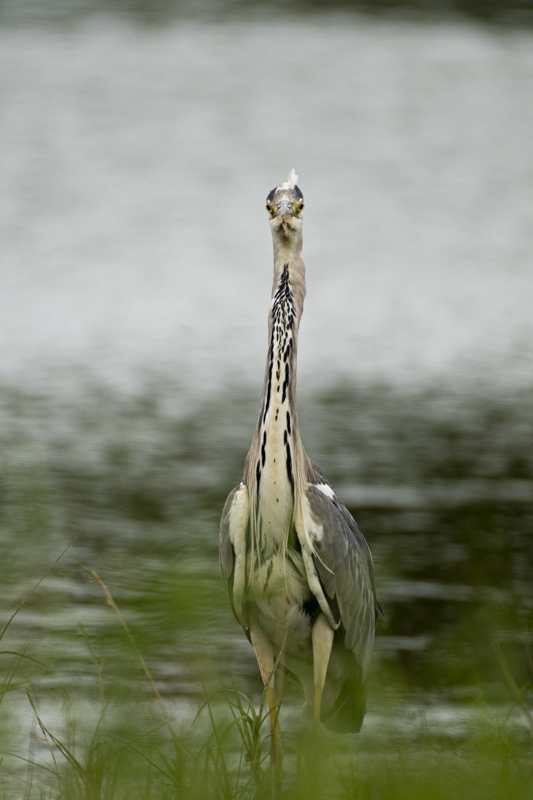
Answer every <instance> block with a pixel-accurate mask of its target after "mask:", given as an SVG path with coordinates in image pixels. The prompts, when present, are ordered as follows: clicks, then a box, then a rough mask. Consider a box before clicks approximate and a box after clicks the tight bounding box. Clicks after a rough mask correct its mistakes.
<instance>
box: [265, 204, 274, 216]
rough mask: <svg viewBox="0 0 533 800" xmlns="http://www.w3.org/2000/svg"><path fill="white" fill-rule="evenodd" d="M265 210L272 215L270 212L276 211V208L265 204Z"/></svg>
mask: <svg viewBox="0 0 533 800" xmlns="http://www.w3.org/2000/svg"><path fill="white" fill-rule="evenodd" d="M265 208H266V210H267V211H268V213H269V214H272V212H273V211H275V210H276V206H273V205H271V204H270V203H267V204H266V206H265Z"/></svg>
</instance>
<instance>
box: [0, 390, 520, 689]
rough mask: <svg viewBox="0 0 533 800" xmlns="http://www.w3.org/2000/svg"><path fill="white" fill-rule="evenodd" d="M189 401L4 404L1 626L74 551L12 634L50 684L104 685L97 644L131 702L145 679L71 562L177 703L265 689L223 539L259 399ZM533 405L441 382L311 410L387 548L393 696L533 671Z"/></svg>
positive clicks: (351, 500) (382, 661) (324, 399)
mask: <svg viewBox="0 0 533 800" xmlns="http://www.w3.org/2000/svg"><path fill="white" fill-rule="evenodd" d="M175 392H176V388H175V387H173V386H170V385H167V386H165V385H162V384H161V385H153V386H152V387H151V388H150V389H149V390H148V389H147V390H146V391H145V392H144V393H143V394H141V395H139V396H137V397H126V396H119V395H115V394H112V393H109V392H108V391H106V390H104V389H96V388H94V387H93V388H92V389H91V390H90V391H89V390H88V391H87V392H86V394H85V395H84V397H83V399H80V398H78V399H77V400H75V401H73V400H70V401H69V402H67V401H58V400H57V399H51V398H47V397H44V396H41V397H38V396H29V395H24V394H21V393H18V392H15V391H9V390H4V391H3V392H2V395H1V400H2V418H1V419H2V451H3V462H2V463H3V469H2V487H1V501H2V506H1V508H2V511H1V517H0V519H1V526H2V542H3V550H4V554H3V557H2V568H1V571H2V599H3V608H4V612H3V613H4V614H6V613H8V614H9V613H10V612H9V609H14V608H15V606H16V603H17V601H18V600H20V599H21V598H22V597H23V596H24V594H25V592H26V591H28V590H29V589H30V588H31V587H32V586H33V585H34V584H35V583H36V581H37V580H38V578H39V577H41V576H42V574H43V573H44V572H45V570H46V569H47V568H48V567H49V566H50V564H52V562H53V561H54V559H55V558H56V557H57V556H58V555H59V553H60V552H61V551H62V549H63V548H64V547H65V546H66V544H67V543H68V542H69V541H71V540H74V539H75V541H74V544H73V545H72V547H71V548H70V550H69V552H68V553H67V554H66V555H65V556H64V557H63V558H62V560H61V562H60V564H59V565H58V566H57V567H56V568H54V569H53V570H52V572H51V574H50V575H49V576H48V577H47V578H46V579H45V581H44V582H43V584H42V585H41V586H40V587H39V589H38V590H37V592H36V593H35V594H34V595H33V596H32V598H30V600H29V601H28V603H27V605H26V606H25V608H24V610H23V611H22V612H21V613H20V615H19V616H18V617H17V618H16V621H15V622H14V624H13V626H12V628H11V629H10V633H9V636H10V637H11V638H10V641H9V644H10V649H14V648H15V647H21V646H23V645H24V644H26V646H27V648H28V649H27V651H26V652H27V653H28V654H30V655H32V656H33V657H35V658H38V659H39V660H42V661H43V662H44V663H45V664H46V668H44V667H43V668H41V667H39V666H36V665H35V664H30V665H27V666H25V667H24V669H25V670H26V673H25V674H31V676H32V680H33V681H35V682H36V683H37V684H38V685H40V686H41V687H42V688H43V690H44V689H46V688H47V687H48V688H54V687H57V686H59V685H61V686H70V687H71V688H74V687H77V688H83V687H84V686H85V685H92V683H93V673H94V658H92V657H91V658H90V657H89V656H88V650H87V641H86V640H84V635H83V630H84V631H85V633H86V636H87V637H88V639H89V641H90V642H92V644H91V647H93V648H94V652H93V656H94V653H96V656H94V657H96V658H97V660H98V659H100V658H101V659H105V669H104V671H103V675H104V680H105V681H107V682H108V684H109V685H110V686H111V685H113V686H114V687H115V689H116V692H118V693H119V695H120V692H123V693H124V695H125V696H126V695H127V694H128V692H130V691H131V687H132V686H136V685H138V682H139V678H140V673H139V665H138V663H137V662H136V660H135V658H132V657H131V652H130V649H129V645H128V643H127V642H126V641H125V639H124V635H123V631H122V630H121V628H120V626H119V625H118V623H117V620H116V618H115V617H114V616H113V614H112V612H111V611H110V609H109V608H108V607H107V606H106V605H105V601H104V598H103V596H102V593H101V591H100V589H99V588H98V587H97V586H96V585H95V584H94V583H91V582H90V581H89V580H88V578H87V576H86V574H84V573H83V572H82V571H81V570H80V568H79V565H78V564H77V562H76V561H75V559H74V556H75V557H76V558H78V559H80V560H81V561H82V562H83V563H84V564H86V565H87V566H89V567H90V568H91V569H94V570H96V571H97V572H98V573H99V575H100V576H101V578H102V579H103V580H104V581H105V582H106V584H107V585H108V587H109V589H110V591H111V592H112V594H113V596H114V598H115V600H116V601H117V603H118V604H119V606H120V608H121V609H122V611H123V613H124V614H125V616H126V618H127V619H128V621H129V622H130V624H131V627H132V630H133V633H134V636H135V637H136V640H137V642H138V644H139V647H140V648H141V650H142V652H143V653H144V655H145V658H146V660H147V662H148V663H149V665H150V668H151V670H152V672H153V674H154V677H155V679H156V680H157V681H158V684H159V686H160V688H161V689H162V691H163V692H164V693H165V694H166V695H167V696H173V697H179V696H191V695H193V696H196V695H197V694H198V693H199V692H200V691H201V684H202V681H204V682H205V680H209V679H210V677H209V676H211V677H212V676H213V675H215V674H216V676H217V680H218V679H219V678H222V680H223V681H226V680H228V679H229V677H230V676H233V677H235V676H236V677H237V680H242V681H243V686H244V687H247V686H250V685H251V682H252V681H253V680H255V677H256V666H255V663H254V659H253V654H252V652H251V649H250V648H249V645H248V643H247V642H246V640H245V638H244V637H243V636H242V634H241V632H240V629H239V628H238V626H237V625H236V623H235V622H234V621H233V619H232V617H231V614H230V611H229V608H228V606H227V603H226V600H225V597H224V595H223V591H222V587H221V582H220V579H219V574H218V559H217V536H218V522H219V516H220V511H221V508H222V505H223V502H224V499H225V496H226V494H227V493H228V491H229V490H230V489H231V488H232V486H233V485H235V484H236V483H237V482H238V481H239V479H240V474H241V469H242V462H243V459H244V456H245V453H246V449H247V446H248V444H249V440H250V437H251V433H252V430H253V426H254V423H255V414H256V401H257V398H256V397H252V396H250V395H249V393H247V392H241V391H237V390H235V391H234V392H231V393H226V394H225V395H223V396H221V397H218V398H216V399H213V400H211V401H209V402H203V403H201V404H199V405H196V407H192V408H191V409H190V411H189V412H188V413H187V414H181V415H177V414H176V413H174V412H173V397H174V395H175ZM532 411H533V398H532V396H531V393H529V392H525V391H524V392H519V391H515V392H514V393H513V394H505V393H504V392H500V393H497V392H495V391H491V392H489V391H486V390H483V389H478V390H473V391H470V392H466V391H463V392H461V391H458V390H457V391H451V390H450V389H449V388H444V387H436V388H435V389H434V390H432V391H425V392H422V391H420V392H418V393H415V394H406V393H403V394H402V393H399V392H397V391H392V390H389V389H387V388H386V387H371V388H365V389H354V388H353V387H350V386H348V385H342V386H337V387H336V388H334V389H331V390H329V391H327V392H326V393H323V394H321V395H318V396H316V397H314V398H311V399H309V398H306V399H305V401H304V400H302V402H301V411H300V425H301V429H302V434H303V439H304V443H305V445H306V448H307V450H308V452H309V453H310V454H311V455H312V457H313V458H314V459H315V460H316V461H317V463H318V464H319V465H320V467H321V468H322V469H323V470H324V472H325V473H326V474H327V475H328V477H329V478H330V480H331V481H332V483H333V484H334V485H335V487H336V489H337V491H338V493H339V494H340V496H341V497H342V498H343V499H344V500H345V502H346V504H347V505H348V507H349V508H350V510H351V511H352V513H353V514H354V516H355V517H356V519H357V520H358V522H359V524H360V527H361V528H362V530H363V531H364V533H365V535H366V536H367V539H368V541H369V543H370V545H371V548H372V551H373V554H374V560H375V564H376V572H377V580H378V589H379V596H380V600H381V603H382V605H383V607H384V609H385V613H386V617H387V621H386V623H385V624H382V625H381V626H380V628H379V638H378V641H377V647H376V654H375V659H374V662H373V676H372V686H373V688H372V690H371V691H373V692H374V693H375V695H376V698H377V695H379V694H380V692H382V691H385V690H387V687H389V688H390V687H395V689H398V690H401V691H406V692H407V693H408V694H409V696H411V697H413V696H415V697H438V699H439V700H442V701H444V700H468V699H474V698H476V697H478V696H479V693H480V692H482V693H483V697H484V699H486V700H488V701H495V702H500V701H503V700H506V699H508V698H509V688H508V686H507V684H506V683H505V680H504V679H503V675H502V670H501V666H500V664H499V662H498V659H497V657H496V652H495V649H494V644H495V643H498V644H499V645H500V646H501V649H502V652H503V654H504V656H505V658H506V660H507V662H508V665H509V667H510V669H511V672H512V674H513V676H514V679H515V680H516V682H517V683H518V684H519V685H522V684H523V683H524V682H525V681H526V680H528V678H529V679H530V678H531V677H532V660H531V649H530V646H529V649H528V641H529V642H530V641H531V638H530V635H529V630H530V628H531V625H532V624H533V585H532V581H531V575H532V571H533V539H532V536H531V531H532V522H533V491H532V490H533V452H532V448H531V440H532V437H531V433H532V430H531V427H532V425H531V420H532ZM80 624H81V625H82V626H84V628H83V630H82V629H81V628H80V627H79V626H80ZM4 644H5V641H4ZM21 669H22V667H21ZM384 687H385V688H384ZM148 688H149V687H148ZM371 705H372V700H371Z"/></svg>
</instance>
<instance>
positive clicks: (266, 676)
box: [220, 170, 381, 752]
mask: <svg viewBox="0 0 533 800" xmlns="http://www.w3.org/2000/svg"><path fill="white" fill-rule="evenodd" d="M297 180H298V178H297V176H296V174H295V173H294V170H292V171H291V174H290V175H289V178H288V180H287V181H286V182H285V183H282V184H281V185H279V186H277V187H276V188H275V189H273V190H272V191H271V192H270V194H269V195H268V197H267V200H266V210H267V212H268V216H269V223H270V228H271V231H272V239H273V245H274V282H273V288H272V303H271V306H270V310H269V314H268V356H267V364H266V371H265V377H264V385H263V394H262V397H261V403H260V409H259V417H258V420H257V426H256V429H255V434H254V437H253V441H252V444H251V447H250V450H249V452H248V456H247V458H246V462H245V466H244V476H243V480H242V482H241V483H240V484H239V486H237V487H236V488H235V489H233V491H232V492H231V493H230V495H229V497H228V499H227V500H226V504H225V506H224V511H223V513H222V521H221V526H220V563H221V568H222V575H223V578H224V582H225V586H226V590H227V593H228V596H229V599H230V603H231V606H232V609H233V612H234V614H235V616H236V618H237V620H238V621H239V622H240V624H241V625H242V627H243V629H244V631H245V633H246V635H247V637H248V639H249V640H250V642H251V643H252V646H253V649H254V651H255V655H256V657H257V661H258V664H259V669H260V672H261V677H262V679H263V682H264V684H265V686H266V687H267V700H268V706H269V709H270V721H271V729H272V733H273V752H275V748H276V747H277V748H278V751H279V749H280V748H281V739H280V731H279V725H278V722H277V711H275V709H276V708H277V699H278V698H277V697H276V688H277V684H279V678H278V676H277V672H278V670H277V669H275V667H276V666H278V665H280V666H282V667H283V668H284V670H285V671H286V672H288V673H289V674H292V675H294V676H296V677H297V678H298V679H299V680H300V681H301V683H302V685H303V687H304V691H305V695H306V700H307V703H308V704H309V706H310V707H312V708H313V715H314V723H315V726H318V725H319V723H320V722H322V723H323V724H324V725H325V726H326V727H327V728H330V729H331V730H334V731H338V732H358V731H359V730H360V728H361V724H362V722H363V717H364V715H365V710H366V709H365V680H366V678H367V675H368V669H369V666H370V659H371V655H372V649H373V645H374V631H375V623H376V618H377V614H378V612H381V609H380V606H379V603H378V601H377V598H376V590H375V586H374V571H373V564H372V557H371V554H370V550H369V547H368V545H367V543H366V540H365V538H364V537H363V534H362V533H361V532H360V530H359V528H358V527H357V524H356V522H355V520H354V519H353V517H352V516H351V514H350V513H349V511H348V510H347V509H346V508H345V506H344V505H343V504H342V502H341V501H340V500H339V498H338V497H337V495H336V493H335V491H334V490H333V488H332V486H331V484H330V483H329V482H328V480H327V479H326V478H325V477H324V475H323V474H322V472H321V471H320V470H319V469H318V467H317V466H316V464H314V463H313V461H311V459H310V458H309V456H308V455H307V453H306V452H305V450H304V448H303V445H302V442H301V439H300V431H299V428H298V416H297V409H296V351H297V340H298V327H299V323H300V318H301V315H302V311H303V303H304V297H305V266H304V262H303V260H302V218H303V210H304V198H303V195H302V192H301V191H300V189H299V187H298V186H297Z"/></svg>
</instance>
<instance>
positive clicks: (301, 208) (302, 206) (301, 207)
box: [297, 203, 304, 213]
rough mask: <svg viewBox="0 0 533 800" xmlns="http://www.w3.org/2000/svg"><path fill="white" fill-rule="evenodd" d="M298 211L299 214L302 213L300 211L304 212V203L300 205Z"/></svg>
mask: <svg viewBox="0 0 533 800" xmlns="http://www.w3.org/2000/svg"><path fill="white" fill-rule="evenodd" d="M297 210H298V213H300V211H303V210H304V204H303V203H298V209H297Z"/></svg>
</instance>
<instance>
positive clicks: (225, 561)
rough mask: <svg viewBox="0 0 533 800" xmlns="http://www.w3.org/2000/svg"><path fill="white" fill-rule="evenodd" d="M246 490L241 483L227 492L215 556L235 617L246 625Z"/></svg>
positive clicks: (247, 502)
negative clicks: (218, 561)
mask: <svg viewBox="0 0 533 800" xmlns="http://www.w3.org/2000/svg"><path fill="white" fill-rule="evenodd" d="M249 513H250V512H249V500H248V489H247V487H246V486H245V485H244V484H243V483H241V484H240V485H239V486H236V487H235V489H233V491H232V492H230V494H229V495H228V499H227V500H226V502H225V504H224V510H223V511H222V519H221V521H220V537H219V555H220V569H221V571H222V579H223V581H224V586H225V588H226V592H227V594H228V597H229V601H230V603H231V607H232V609H233V613H234V614H235V616H236V618H237V620H238V621H239V622H240V623H241V625H243V627H244V628H247V623H246V619H245V616H244V605H243V599H244V587H245V578H246V532H247V529H248V521H249Z"/></svg>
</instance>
